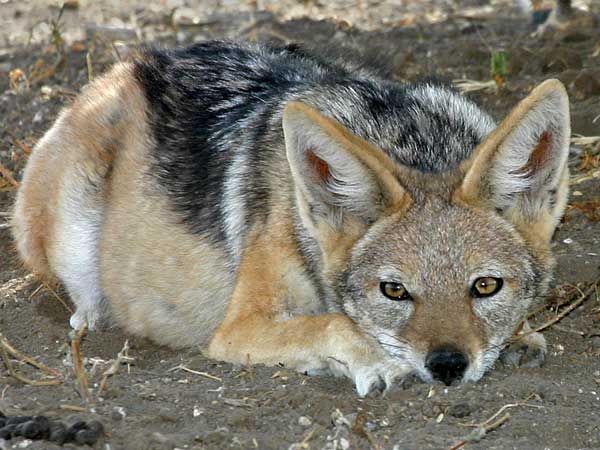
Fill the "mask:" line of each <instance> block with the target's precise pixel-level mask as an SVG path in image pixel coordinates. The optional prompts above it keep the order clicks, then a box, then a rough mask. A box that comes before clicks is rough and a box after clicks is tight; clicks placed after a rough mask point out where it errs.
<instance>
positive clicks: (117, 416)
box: [110, 406, 127, 420]
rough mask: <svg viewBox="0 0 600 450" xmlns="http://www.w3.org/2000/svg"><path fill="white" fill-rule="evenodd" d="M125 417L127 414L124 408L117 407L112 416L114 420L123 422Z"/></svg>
mask: <svg viewBox="0 0 600 450" xmlns="http://www.w3.org/2000/svg"><path fill="white" fill-rule="evenodd" d="M125 416H127V413H126V412H125V408H123V407H122V406H116V407H115V409H113V411H112V413H111V414H110V417H111V419H112V420H123V419H124V418H125Z"/></svg>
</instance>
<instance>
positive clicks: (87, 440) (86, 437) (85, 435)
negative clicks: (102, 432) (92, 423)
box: [75, 430, 98, 445]
mask: <svg viewBox="0 0 600 450" xmlns="http://www.w3.org/2000/svg"><path fill="white" fill-rule="evenodd" d="M97 440H98V433H97V432H95V431H93V430H79V431H78V432H77V434H76V435H75V442H76V443H77V444H81V445H93V444H95V443H96V441H97Z"/></svg>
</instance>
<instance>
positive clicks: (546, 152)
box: [490, 85, 571, 217]
mask: <svg viewBox="0 0 600 450" xmlns="http://www.w3.org/2000/svg"><path fill="white" fill-rule="evenodd" d="M570 134H571V128H570V121H569V100H568V98H567V94H566V92H565V90H564V88H563V87H562V85H561V86H560V87H559V86H556V88H555V89H552V90H549V91H548V92H547V93H546V95H545V96H543V97H542V98H539V99H538V100H537V101H536V102H535V103H534V104H533V105H532V107H531V108H530V109H529V110H528V111H527V112H526V113H525V114H524V115H523V117H522V118H521V119H520V121H519V122H518V123H516V124H514V128H513V129H512V131H511V132H510V133H509V134H508V135H507V136H506V138H505V139H504V141H503V142H502V144H500V147H499V148H498V152H497V154H496V158H494V162H493V163H492V164H493V165H492V170H491V172H490V178H491V179H490V183H491V188H492V194H493V201H494V203H495V204H496V207H497V208H500V209H506V208H509V207H511V206H512V202H514V200H515V195H516V194H520V193H523V194H525V196H524V197H523V199H522V200H523V201H524V202H523V204H522V205H521V206H522V207H523V208H524V211H522V212H523V213H524V215H526V216H529V217H535V216H536V215H537V213H538V212H539V211H540V210H541V209H542V208H543V206H544V203H545V201H546V200H547V197H548V195H549V193H550V191H552V190H553V189H556V188H557V186H558V184H559V181H560V177H561V174H562V172H563V168H564V167H565V165H566V162H567V158H568V154H569V137H570ZM536 151H537V152H539V154H536V153H535V152H536ZM532 158H533V159H532ZM536 158H539V160H536Z"/></svg>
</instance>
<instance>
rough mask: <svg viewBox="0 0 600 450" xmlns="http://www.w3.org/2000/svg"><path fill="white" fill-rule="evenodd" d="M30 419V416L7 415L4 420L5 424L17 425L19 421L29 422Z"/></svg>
mask: <svg viewBox="0 0 600 450" xmlns="http://www.w3.org/2000/svg"><path fill="white" fill-rule="evenodd" d="M32 419H33V417H32V416H14V417H8V419H7V421H6V425H18V424H20V423H25V422H29V421H30V420H32Z"/></svg>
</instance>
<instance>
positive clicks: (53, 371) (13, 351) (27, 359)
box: [0, 333, 60, 378]
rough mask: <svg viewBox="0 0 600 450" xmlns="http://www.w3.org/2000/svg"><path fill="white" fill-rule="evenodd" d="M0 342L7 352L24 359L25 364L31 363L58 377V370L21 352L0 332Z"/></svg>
mask: <svg viewBox="0 0 600 450" xmlns="http://www.w3.org/2000/svg"><path fill="white" fill-rule="evenodd" d="M0 343H1V344H2V346H3V347H4V348H5V349H6V350H8V352H9V353H11V354H12V355H13V356H15V357H17V358H19V359H20V360H21V361H24V362H26V363H27V364H30V365H32V366H33V367H37V368H38V369H40V370H43V371H44V372H46V373H47V374H48V375H52V376H53V377H59V378H60V373H59V372H58V370H56V369H52V368H51V367H48V366H47V365H45V364H42V363H41V362H39V361H36V360H35V359H33V358H32V357H31V356H27V355H26V354H24V353H21V352H20V351H19V350H17V349H16V348H14V347H13V346H12V345H11V343H10V342H8V339H6V338H5V337H4V335H3V334H2V333H0Z"/></svg>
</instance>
